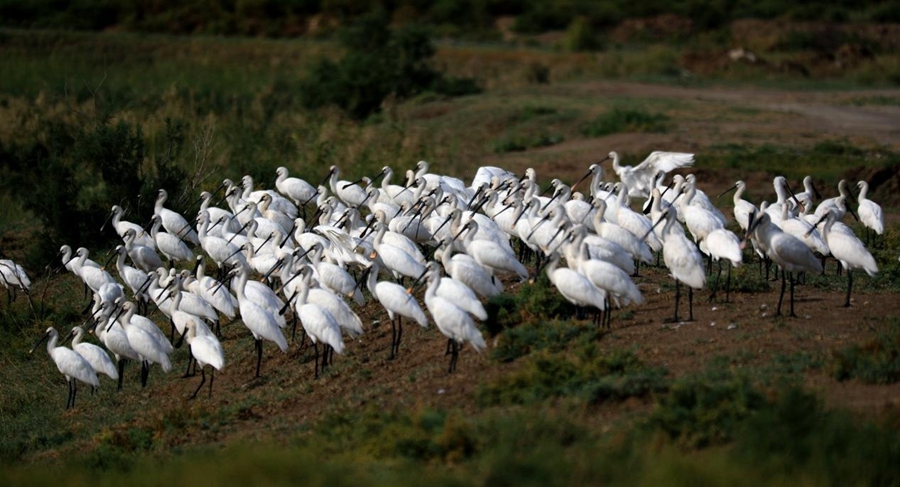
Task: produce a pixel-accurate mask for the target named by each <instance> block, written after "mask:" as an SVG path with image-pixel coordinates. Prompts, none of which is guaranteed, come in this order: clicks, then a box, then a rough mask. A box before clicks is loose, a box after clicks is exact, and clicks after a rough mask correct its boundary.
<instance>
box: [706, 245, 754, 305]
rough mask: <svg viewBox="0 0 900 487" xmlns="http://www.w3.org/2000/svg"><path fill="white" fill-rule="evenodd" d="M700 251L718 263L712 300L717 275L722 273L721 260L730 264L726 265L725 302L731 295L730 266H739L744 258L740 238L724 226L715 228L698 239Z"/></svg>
mask: <svg viewBox="0 0 900 487" xmlns="http://www.w3.org/2000/svg"><path fill="white" fill-rule="evenodd" d="M699 247H700V252H703V253H704V254H707V255H709V256H710V258H712V260H714V261H715V262H718V263H719V271H718V273H717V274H716V287H715V289H713V292H712V294H711V295H710V297H709V299H710V300H712V299H713V298H714V297H715V296H716V292H717V291H718V290H719V276H721V275H722V260H726V261H728V262H729V263H730V264H731V266H729V267H728V277H727V279H726V282H725V302H726V303H727V302H728V300H729V299H730V297H731V267H740V265H741V263H742V262H743V260H744V257H743V251H742V248H741V240H740V239H739V238H738V236H737V235H735V234H734V233H732V232H731V231H729V230H726V229H724V228H717V229H715V230H713V231H711V232H709V234H708V235H707V236H706V238H705V239H703V240H701V241H700V245H699Z"/></svg>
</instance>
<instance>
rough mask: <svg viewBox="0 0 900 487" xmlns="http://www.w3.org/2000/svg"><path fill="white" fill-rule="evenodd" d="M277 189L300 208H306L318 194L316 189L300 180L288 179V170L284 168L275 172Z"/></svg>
mask: <svg viewBox="0 0 900 487" xmlns="http://www.w3.org/2000/svg"><path fill="white" fill-rule="evenodd" d="M275 174H277V175H278V177H277V178H276V179H275V188H276V189H278V192H279V193H281V194H283V195H284V196H287V197H288V198H290V199H291V200H293V201H294V204H295V205H297V207H298V208H300V207H305V205H306V204H307V203H309V202H310V201H311V200H312V199H313V198H314V197H315V196H316V194H317V193H318V192H317V191H316V188H315V187H314V186H313V185H311V184H309V183H308V182H306V181H304V180H303V179H300V178H292V177H288V170H287V168H286V167H284V166H282V167H279V168H278V169H276V170H275Z"/></svg>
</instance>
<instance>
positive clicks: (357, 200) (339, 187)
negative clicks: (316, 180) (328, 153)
mask: <svg viewBox="0 0 900 487" xmlns="http://www.w3.org/2000/svg"><path fill="white" fill-rule="evenodd" d="M339 175H340V170H339V169H338V167H337V166H331V169H330V171H329V172H328V176H327V177H328V185H329V187H330V188H331V192H332V193H333V194H334V195H336V196H337V197H338V198H340V199H341V201H343V202H344V203H346V204H347V205H348V206H359V205H360V204H362V202H363V201H364V200H365V199H366V192H365V190H363V188H361V187H360V186H358V185H357V183H359V182H362V181H364V180H367V179H368V178H365V177H364V178H360V179H359V180H357V181H354V182H350V181H343V180H338V177H339Z"/></svg>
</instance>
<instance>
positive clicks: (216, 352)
mask: <svg viewBox="0 0 900 487" xmlns="http://www.w3.org/2000/svg"><path fill="white" fill-rule="evenodd" d="M186 332H187V337H186V339H187V342H188V344H189V345H190V347H191V356H193V357H194V360H196V361H197V367H200V375H201V379H200V384H199V385H198V386H197V389H195V390H194V393H193V394H191V397H190V398H191V399H194V398H195V397H197V393H198V392H200V388H201V387H203V383H204V382H206V371H205V369H206V365H210V366H212V368H213V370H211V371H210V374H209V397H212V387H213V381H214V380H215V378H216V370H222V368H223V367H225V351H224V350H223V349H222V344H221V343H219V340H218V339H217V338H216V337H214V336H212V335H198V334H197V324H196V323H188V325H187V330H186Z"/></svg>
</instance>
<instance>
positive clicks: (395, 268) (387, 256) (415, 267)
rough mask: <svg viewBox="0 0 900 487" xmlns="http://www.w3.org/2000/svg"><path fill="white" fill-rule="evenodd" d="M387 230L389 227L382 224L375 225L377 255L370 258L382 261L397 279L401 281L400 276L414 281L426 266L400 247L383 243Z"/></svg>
mask: <svg viewBox="0 0 900 487" xmlns="http://www.w3.org/2000/svg"><path fill="white" fill-rule="evenodd" d="M387 230H388V227H387V225H385V224H383V223H381V222H377V223H375V240H374V241H373V242H372V245H373V247H374V248H375V254H374V255H370V257H371V258H373V259H378V260H380V262H381V264H382V265H384V267H385V268H386V269H387V270H389V271H391V272H392V273H393V274H394V278H396V279H399V278H400V276H406V277H412V278H414V279H415V278H418V277H419V276H421V275H422V272H424V271H425V266H424V265H422V264H421V263H419V261H418V260H416V258H415V257H413V256H412V255H410V254H409V253H407V252H406V251H405V250H403V249H401V248H399V247H396V246H394V245H391V244H389V243H384V242H382V240H384V236H385V233H386V232H387Z"/></svg>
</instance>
